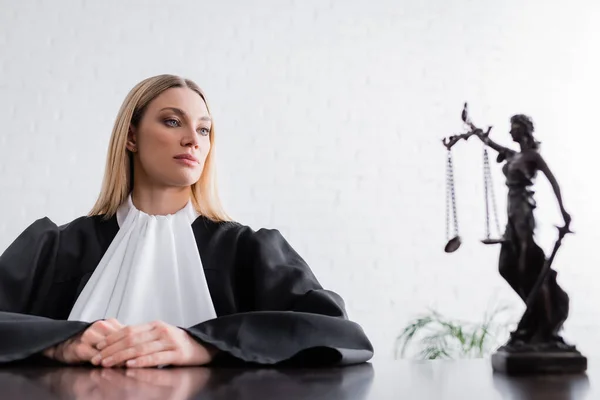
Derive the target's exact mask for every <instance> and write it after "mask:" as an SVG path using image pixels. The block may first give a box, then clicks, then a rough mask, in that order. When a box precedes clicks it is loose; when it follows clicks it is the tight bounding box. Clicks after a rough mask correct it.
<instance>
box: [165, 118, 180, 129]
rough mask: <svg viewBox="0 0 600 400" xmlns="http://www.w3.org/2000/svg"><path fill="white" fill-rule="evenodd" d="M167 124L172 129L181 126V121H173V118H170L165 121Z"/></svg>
mask: <svg viewBox="0 0 600 400" xmlns="http://www.w3.org/2000/svg"><path fill="white" fill-rule="evenodd" d="M172 122H174V123H175V124H172ZM165 124H166V125H168V126H171V127H174V126H179V121H177V120H176V119H173V118H169V119H166V120H165Z"/></svg>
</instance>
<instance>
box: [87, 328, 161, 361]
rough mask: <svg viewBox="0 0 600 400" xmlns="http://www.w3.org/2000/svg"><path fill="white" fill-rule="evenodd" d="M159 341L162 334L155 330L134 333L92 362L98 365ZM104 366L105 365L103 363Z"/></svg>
mask: <svg viewBox="0 0 600 400" xmlns="http://www.w3.org/2000/svg"><path fill="white" fill-rule="evenodd" d="M158 339H160V332H158V331H155V330H151V331H142V332H138V333H132V334H131V335H129V336H125V337H123V338H122V339H121V340H119V341H118V342H116V343H113V344H111V345H109V346H108V347H105V348H103V349H102V351H101V352H100V353H99V354H98V355H97V356H96V357H94V359H93V360H92V364H94V365H97V364H99V363H100V361H102V360H105V359H107V358H112V357H113V356H114V355H115V354H117V353H119V352H121V351H123V350H127V349H135V348H138V347H139V346H140V345H142V344H145V343H148V342H153V341H156V340H158ZM134 355H135V354H134ZM107 362H108V361H107ZM115 364H116V363H115ZM103 365H105V364H104V363H103ZM113 365H114V364H113Z"/></svg>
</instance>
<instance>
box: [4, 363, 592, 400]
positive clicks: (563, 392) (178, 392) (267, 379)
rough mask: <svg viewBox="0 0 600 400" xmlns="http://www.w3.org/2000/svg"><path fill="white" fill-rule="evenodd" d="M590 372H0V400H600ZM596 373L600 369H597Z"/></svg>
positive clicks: (377, 366)
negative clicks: (525, 374) (516, 374)
mask: <svg viewBox="0 0 600 400" xmlns="http://www.w3.org/2000/svg"><path fill="white" fill-rule="evenodd" d="M589 366H590V368H588V371H587V374H582V375H549V376H537V377H536V376H530V377H508V376H505V375H502V374H498V373H494V372H493V371H492V366H491V362H490V360H489V359H478V360H457V361H442V360H436V361H406V360H401V361H389V362H388V361H381V362H378V361H374V362H373V363H365V364H359V365H354V366H347V367H341V368H292V367H289V368H261V367H250V366H246V367H243V368H241V367H236V368H223V367H219V368H216V367H213V368H162V369H154V368H148V369H120V368H114V369H108V368H107V369H103V368H92V367H56V366H47V367H41V366H35V367H34V366H30V365H20V366H12V367H1V368H0V399H2V400H9V399H10V400H12V399H27V400H49V399H83V400H90V399H110V400H113V399H125V400H131V399H144V400H153V399H170V400H182V399H227V400H235V399H260V400H271V399H277V400H288V399H292V400H294V399H315V400H321V399H322V400H325V399H327V400H350V399H353V400H354V399H356V400H367V399H369V400H371V399H376V400H386V399H416V400H421V399H425V400H458V399H460V400H463V399H484V400H579V399H600V390H599V389H597V388H596V387H595V386H594V385H592V384H590V382H591V381H594V379H595V378H596V374H597V373H596V370H595V369H594V368H593V367H594V363H593V360H591V362H590V363H589ZM598 372H599V373H600V370H598Z"/></svg>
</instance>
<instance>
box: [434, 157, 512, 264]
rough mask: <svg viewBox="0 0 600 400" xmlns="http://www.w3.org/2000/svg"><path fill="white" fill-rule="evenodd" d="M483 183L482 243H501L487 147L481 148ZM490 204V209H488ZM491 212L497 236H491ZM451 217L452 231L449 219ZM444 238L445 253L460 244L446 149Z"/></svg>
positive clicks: (453, 189)
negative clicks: (483, 227)
mask: <svg viewBox="0 0 600 400" xmlns="http://www.w3.org/2000/svg"><path fill="white" fill-rule="evenodd" d="M483 184H484V199H485V238H484V239H483V240H482V241H481V242H482V243H484V244H498V243H502V242H503V239H502V237H501V236H500V223H499V221H498V209H497V207H496V196H495V195H494V185H493V182H492V172H491V168H490V160H489V155H488V151H487V148H485V147H484V149H483ZM490 206H491V210H490ZM490 214H493V218H494V222H495V228H496V234H497V238H492V236H491V230H490V224H491V221H490V220H491V215H490ZM451 219H452V232H451V231H450V228H451V221H450V220H451ZM446 240H447V244H446V246H445V248H444V251H446V253H452V252H454V251H456V250H458V248H459V247H460V245H461V238H460V235H459V229H458V215H457V211H456V191H455V187H454V164H453V160H452V150H451V149H448V150H447V161H446Z"/></svg>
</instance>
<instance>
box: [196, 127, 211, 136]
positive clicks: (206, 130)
mask: <svg viewBox="0 0 600 400" xmlns="http://www.w3.org/2000/svg"><path fill="white" fill-rule="evenodd" d="M198 132H200V134H201V135H202V136H206V135H208V134H209V133H210V129H208V128H200V129H199V130H198Z"/></svg>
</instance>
